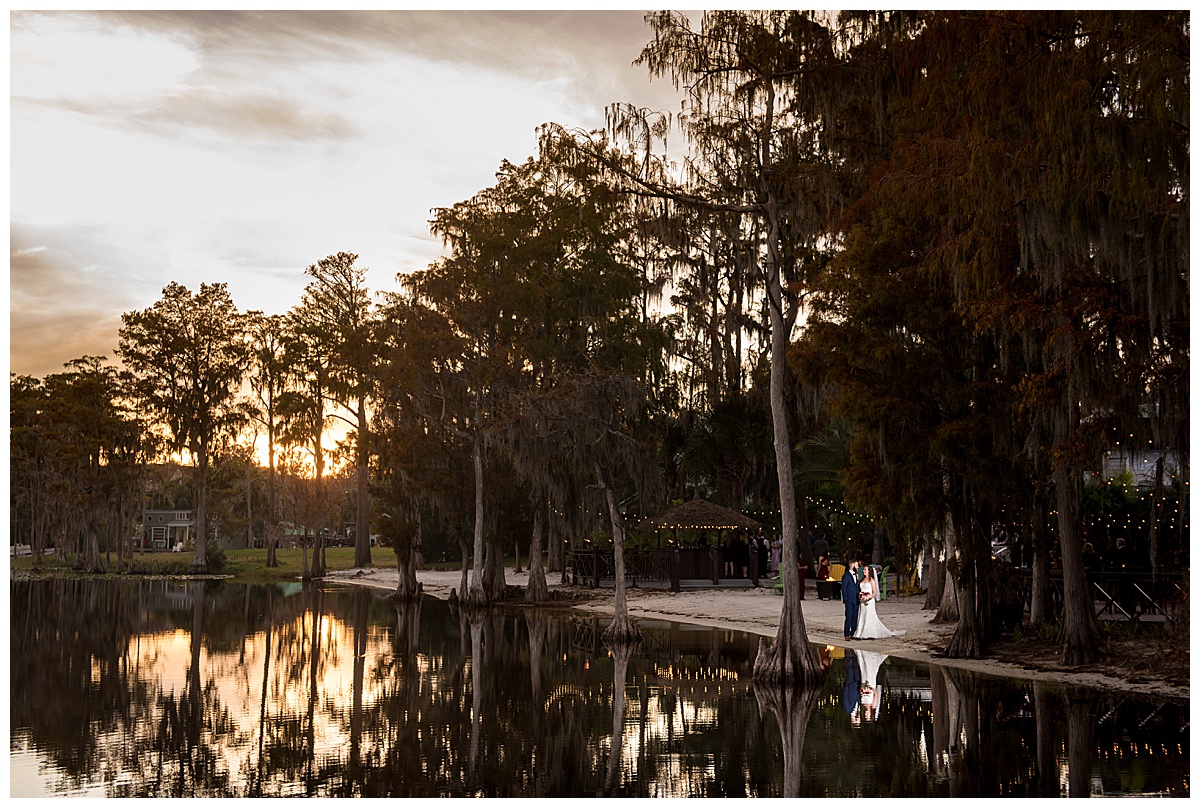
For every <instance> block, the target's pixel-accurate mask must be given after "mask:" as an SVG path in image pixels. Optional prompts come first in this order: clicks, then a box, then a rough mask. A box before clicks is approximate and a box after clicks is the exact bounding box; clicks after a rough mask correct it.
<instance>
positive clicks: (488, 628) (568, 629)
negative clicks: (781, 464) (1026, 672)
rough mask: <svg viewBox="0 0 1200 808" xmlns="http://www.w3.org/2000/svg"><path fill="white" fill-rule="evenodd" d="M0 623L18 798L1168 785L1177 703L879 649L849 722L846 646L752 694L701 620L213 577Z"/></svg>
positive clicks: (1175, 782) (1179, 752)
mask: <svg viewBox="0 0 1200 808" xmlns="http://www.w3.org/2000/svg"><path fill="white" fill-rule="evenodd" d="M10 623H11V633H10V651H11V661H10V675H11V686H12V701H11V724H12V733H13V736H12V739H11V740H10V743H11V748H12V750H13V752H12V755H13V757H14V759H15V758H17V757H19V756H21V755H26V756H29V757H32V758H33V759H34V762H35V764H36V765H20V766H18V765H17V764H16V763H14V765H13V768H12V772H14V779H13V783H12V793H13V794H14V795H20V794H24V793H34V792H36V791H39V790H40V789H43V788H44V789H46V790H49V791H51V792H57V793H80V792H84V791H89V790H90V791H100V792H102V793H105V794H108V795H111V796H175V795H180V796H186V795H193V794H194V795H202V796H216V797H219V796H276V795H288V794H295V795H299V794H314V795H320V796H343V795H344V796H350V795H361V796H373V797H383V796H397V797H403V796H469V795H478V796H502V797H526V796H530V797H532V796H550V797H556V796H583V795H597V794H612V795H615V796H621V797H654V796H717V795H731V796H742V795H756V796H775V797H778V796H793V795H794V796H816V797H823V796H839V797H844V796H868V797H870V796H883V797H887V796H937V797H941V796H957V795H961V796H1066V795H1067V794H1068V793H1070V794H1071V795H1076V794H1088V793H1094V792H1100V791H1102V792H1104V793H1118V794H1129V793H1140V792H1144V791H1148V790H1152V791H1154V792H1161V793H1164V794H1177V795H1186V794H1187V793H1188V778H1189V770H1188V725H1187V715H1186V709H1180V705H1167V706H1166V707H1165V708H1162V709H1160V707H1162V705H1160V704H1156V703H1150V702H1147V701H1145V700H1142V699H1137V698H1133V697H1130V696H1121V695H1117V694H1108V693H1096V692H1091V691H1079V692H1075V691H1071V692H1065V691H1064V690H1062V689H1061V688H1058V687H1056V686H1053V685H1050V684H1038V685H1032V684H1028V683H1015V682H1006V681H1002V680H994V679H986V678H981V677H977V676H974V675H971V674H968V673H965V672H963V671H961V670H959V669H953V668H947V667H941V666H932V667H929V668H926V667H925V666H922V665H917V664H916V663H910V662H905V661H904V660H900V659H897V658H895V657H892V658H888V659H887V661H886V662H880V664H879V665H871V666H869V667H870V669H871V670H872V671H874V670H877V671H878V673H877V674H876V676H875V677H874V678H877V682H876V684H877V685H878V688H877V689H878V696H879V698H880V700H881V704H882V708H881V709H880V710H878V712H877V713H875V714H874V716H873V719H874V720H872V721H859V722H858V723H857V724H855V723H853V722H852V716H851V715H849V714H847V712H846V710H845V709H844V706H843V698H844V693H845V694H849V693H851V691H852V690H853V691H854V692H857V690H858V688H859V687H860V686H861V684H862V680H861V679H862V677H861V675H860V677H859V681H858V682H853V681H851V679H852V677H853V676H854V674H855V672H859V673H860V674H861V671H860V670H859V664H858V663H857V661H856V662H854V663H853V664H852V663H851V661H850V659H849V658H847V659H845V660H844V661H843V660H841V659H838V658H836V654H835V653H834V649H826V656H827V657H828V658H829V660H828V661H829V663H830V664H829V680H828V681H827V682H826V684H825V686H824V687H823V688H820V689H812V690H810V691H806V692H803V693H796V694H786V697H785V696H784V694H779V695H778V697H776V698H772V694H769V693H766V692H759V691H757V690H755V691H754V693H753V698H754V699H755V701H751V699H752V695H751V690H752V688H751V687H750V685H749V681H750V673H751V667H752V662H753V654H754V650H755V644H754V639H753V638H748V637H744V636H743V635H739V634H736V633H734V632H726V631H722V630H716V629H705V628H701V627H694V626H680V625H677V624H666V623H663V624H649V623H643V624H642V626H641V628H642V630H643V634H644V637H645V641H644V644H643V646H642V647H641V648H639V649H638V650H637V651H636V652H634V653H630V654H628V655H626V654H624V653H620V652H618V651H617V650H616V649H614V650H613V652H612V653H610V652H609V649H607V648H606V647H605V646H603V645H602V644H601V643H600V641H599V636H600V634H601V632H602V630H603V626H602V625H600V624H599V621H598V620H597V619H596V618H594V617H590V616H586V617H585V616H578V615H576V616H573V617H570V618H567V617H564V616H563V615H561V614H557V613H555V612H551V611H547V610H540V611H539V610H510V609H502V608H498V609H492V610H489V611H487V612H486V613H481V614H479V615H477V616H476V617H474V618H469V617H468V615H467V614H465V613H456V612H454V611H452V610H451V609H450V608H448V607H447V605H446V604H445V603H442V602H439V601H433V600H426V601H418V602H415V603H410V604H395V603H393V602H392V601H391V600H390V598H388V597H386V596H381V595H377V594H375V593H373V592H370V591H368V590H365V589H358V588H349V589H336V588H329V589H326V588H322V587H321V586H320V585H309V586H305V587H304V588H303V589H299V588H298V587H242V586H236V585H229V584H222V583H220V582H215V581H210V582H206V583H199V582H191V583H186V582H182V583H181V582H169V581H156V582H153V583H149V582H147V583H145V584H140V585H139V584H130V583H125V582H117V581H44V582H43V581H39V582H14V583H13V584H12V612H11V617H10ZM850 656H851V657H853V655H850ZM869 673H870V671H868V674H869ZM868 678H872V677H870V676H869V675H868ZM27 748H28V749H29V750H31V751H24V750H26V749H27ZM39 768H40V770H41V772H42V773H41V774H38V775H37V776H39V777H40V778H42V779H41V780H39V781H38V782H36V783H32V784H31V783H23V782H20V781H19V780H18V778H17V777H16V775H15V773H17V772H21V773H22V776H25V775H24V774H23V773H24V772H27V771H28V772H32V773H37V772H38V770H39Z"/></svg>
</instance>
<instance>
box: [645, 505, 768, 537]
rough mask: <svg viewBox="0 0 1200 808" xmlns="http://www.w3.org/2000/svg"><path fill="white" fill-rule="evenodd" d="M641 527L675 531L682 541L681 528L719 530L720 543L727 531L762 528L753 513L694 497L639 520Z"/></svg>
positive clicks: (673, 533)
mask: <svg viewBox="0 0 1200 808" xmlns="http://www.w3.org/2000/svg"><path fill="white" fill-rule="evenodd" d="M637 527H638V530H653V531H655V532H656V533H660V534H661V531H663V530H670V531H672V538H673V539H675V540H676V541H678V533H677V531H678V530H679V529H680V528H684V529H689V530H715V531H717V539H718V543H719V540H720V538H721V531H723V530H737V529H739V528H741V529H742V530H758V529H759V528H760V527H762V526H761V525H760V524H759V523H758V522H756V521H754V520H753V519H751V518H750V517H749V516H745V515H744V514H740V513H738V512H737V511H731V510H730V509H729V508H722V507H721V506H720V505H715V504H713V503H711V502H709V501H708V500H706V499H699V498H697V499H692V500H688V501H687V502H685V503H683V504H682V505H676V506H675V507H674V508H671V509H670V510H666V511H663V512H662V513H660V514H659V515H658V516H651V517H650V518H649V519H644V520H642V521H641V522H639V523H638V526H637Z"/></svg>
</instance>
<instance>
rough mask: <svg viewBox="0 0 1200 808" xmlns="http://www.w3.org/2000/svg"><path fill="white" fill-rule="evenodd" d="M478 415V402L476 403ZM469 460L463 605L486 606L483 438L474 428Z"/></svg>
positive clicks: (477, 429)
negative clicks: (471, 521) (471, 514)
mask: <svg viewBox="0 0 1200 808" xmlns="http://www.w3.org/2000/svg"><path fill="white" fill-rule="evenodd" d="M476 417H478V404H477V405H476ZM471 462H472V465H473V467H474V469H475V542H474V547H473V564H472V567H471V586H470V588H469V589H468V590H467V592H466V594H465V596H464V597H463V603H464V605H474V606H486V605H487V602H488V598H487V592H486V591H485V589H484V586H483V440H482V438H481V437H480V435H479V428H478V427H476V428H475V434H474V439H473V440H472V442H471Z"/></svg>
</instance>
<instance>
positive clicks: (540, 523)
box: [525, 493, 550, 603]
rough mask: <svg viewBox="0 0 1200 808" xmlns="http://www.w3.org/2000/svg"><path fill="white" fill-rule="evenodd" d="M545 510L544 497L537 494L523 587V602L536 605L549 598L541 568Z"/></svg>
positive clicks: (548, 590)
mask: <svg viewBox="0 0 1200 808" xmlns="http://www.w3.org/2000/svg"><path fill="white" fill-rule="evenodd" d="M545 509H546V501H545V497H543V496H541V495H540V493H539V495H537V496H535V497H534V499H533V536H532V537H530V539H529V583H528V584H527V585H526V587H525V600H526V601H528V602H529V603H538V602H540V601H543V600H546V599H547V598H548V597H549V596H550V589H549V587H547V586H546V570H545V569H543V568H542V534H543V532H544V529H545V524H546V519H545Z"/></svg>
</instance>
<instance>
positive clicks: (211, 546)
mask: <svg viewBox="0 0 1200 808" xmlns="http://www.w3.org/2000/svg"><path fill="white" fill-rule="evenodd" d="M204 563H205V564H207V565H208V571H209V572H210V573H216V572H221V571H222V570H224V569H225V550H224V549H223V548H221V547H218V546H217V544H216V542H209V543H208V544H207V545H206V546H205V547H204Z"/></svg>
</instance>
